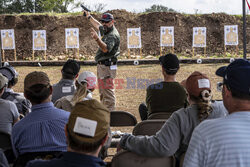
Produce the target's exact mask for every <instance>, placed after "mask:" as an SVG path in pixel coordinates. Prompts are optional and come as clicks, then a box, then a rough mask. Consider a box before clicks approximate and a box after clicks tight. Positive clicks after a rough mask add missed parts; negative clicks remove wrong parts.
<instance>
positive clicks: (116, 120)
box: [110, 111, 137, 148]
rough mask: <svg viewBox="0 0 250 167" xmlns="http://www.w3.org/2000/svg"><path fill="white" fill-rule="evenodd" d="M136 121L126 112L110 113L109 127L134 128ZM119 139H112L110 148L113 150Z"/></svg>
mask: <svg viewBox="0 0 250 167" xmlns="http://www.w3.org/2000/svg"><path fill="white" fill-rule="evenodd" d="M136 124H137V120H136V118H135V116H134V115H132V114H131V113H129V112H126V111H111V113H110V126H111V127H119V126H135V125H136ZM120 139H121V138H112V141H111V146H110V147H111V148H115V147H116V146H117V144H118V143H119V141H120Z"/></svg>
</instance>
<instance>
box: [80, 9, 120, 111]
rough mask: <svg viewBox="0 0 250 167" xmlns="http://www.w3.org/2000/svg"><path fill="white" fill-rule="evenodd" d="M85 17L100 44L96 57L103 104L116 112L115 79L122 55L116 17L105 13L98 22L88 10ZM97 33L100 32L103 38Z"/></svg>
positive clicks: (92, 35) (92, 33)
mask: <svg viewBox="0 0 250 167" xmlns="http://www.w3.org/2000/svg"><path fill="white" fill-rule="evenodd" d="M83 12H84V16H86V18H87V19H88V20H89V21H90V23H91V24H92V26H93V27H94V28H95V29H94V28H91V37H92V38H93V39H94V40H95V41H96V43H97V44H98V47H99V49H98V51H97V53H96V56H95V61H96V62H97V78H98V87H99V93H100V100H101V102H102V103H103V104H104V105H105V106H106V107H107V108H108V109H109V110H110V111H113V110H115V92H114V78H115V77H116V70H117V56H119V55H120V35H119V33H118V31H117V29H116V28H115V26H114V22H115V20H114V17H113V15H112V14H110V13H104V14H103V15H102V18H101V20H100V22H101V23H100V22H99V21H97V20H96V19H95V18H93V17H92V16H91V15H90V13H89V12H88V11H86V10H84V11H83ZM96 30H97V31H100V35H101V37H99V36H98V34H97V32H96Z"/></svg>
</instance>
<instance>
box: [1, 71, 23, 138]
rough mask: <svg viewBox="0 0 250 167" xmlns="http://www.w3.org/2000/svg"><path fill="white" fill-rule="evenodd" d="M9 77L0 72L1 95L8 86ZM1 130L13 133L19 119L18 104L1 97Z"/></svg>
mask: <svg viewBox="0 0 250 167" xmlns="http://www.w3.org/2000/svg"><path fill="white" fill-rule="evenodd" d="M7 83H8V79H7V78H6V77H4V76H3V75H2V74H1V73H0V97H1V96H2V94H3V92H4V89H5V88H6V86H7ZM0 108H1V109H0V111H1V116H0V132H3V133H7V134H9V135H11V131H12V126H13V125H14V124H15V123H16V122H17V121H18V120H19V113H18V111H17V108H16V105H15V104H14V103H13V102H11V101H9V100H4V99H2V98H0Z"/></svg>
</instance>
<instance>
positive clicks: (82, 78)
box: [77, 71, 96, 89]
mask: <svg viewBox="0 0 250 167" xmlns="http://www.w3.org/2000/svg"><path fill="white" fill-rule="evenodd" d="M77 81H78V83H81V82H87V83H88V89H94V88H95V87H96V75H95V74H94V73H93V72H90V71H84V72H82V73H81V74H80V75H79V76H78V78H77Z"/></svg>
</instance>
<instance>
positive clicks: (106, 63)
mask: <svg viewBox="0 0 250 167" xmlns="http://www.w3.org/2000/svg"><path fill="white" fill-rule="evenodd" d="M116 63H117V62H116V61H114V62H113V61H110V60H102V61H98V62H97V64H101V65H105V66H112V65H116Z"/></svg>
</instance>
